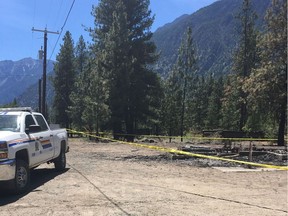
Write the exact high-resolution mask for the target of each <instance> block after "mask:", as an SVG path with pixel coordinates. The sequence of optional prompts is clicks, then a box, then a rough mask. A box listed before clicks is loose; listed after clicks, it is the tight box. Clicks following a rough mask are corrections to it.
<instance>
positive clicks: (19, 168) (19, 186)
mask: <svg viewBox="0 0 288 216" xmlns="http://www.w3.org/2000/svg"><path fill="white" fill-rule="evenodd" d="M10 185H11V189H12V192H13V193H14V194H21V193H24V192H26V191H27V190H28V188H29V185H30V170H29V167H28V164H27V162H26V161H24V160H21V159H17V160H16V172H15V178H14V179H13V180H11V182H10Z"/></svg>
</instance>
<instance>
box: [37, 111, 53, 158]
mask: <svg viewBox="0 0 288 216" xmlns="http://www.w3.org/2000/svg"><path fill="white" fill-rule="evenodd" d="M34 117H35V119H36V121H37V123H38V125H39V126H40V127H41V132H39V133H37V136H38V141H39V149H40V153H41V154H40V158H41V161H47V160H49V159H52V157H53V156H54V143H53V134H52V131H51V130H50V129H49V127H48V125H47V123H46V121H45V119H44V117H43V116H42V115H40V114H34Z"/></svg>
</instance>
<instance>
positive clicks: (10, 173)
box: [0, 160, 16, 181]
mask: <svg viewBox="0 0 288 216" xmlns="http://www.w3.org/2000/svg"><path fill="white" fill-rule="evenodd" d="M15 169H16V161H15V160H6V161H0V181H7V180H11V179H14V178H15Z"/></svg>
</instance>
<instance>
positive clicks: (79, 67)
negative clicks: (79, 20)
mask: <svg viewBox="0 0 288 216" xmlns="http://www.w3.org/2000/svg"><path fill="white" fill-rule="evenodd" d="M88 61H89V58H88V50H87V48H86V43H85V41H84V38H83V36H82V35H81V36H80V38H79V41H78V42H77V45H76V47H75V72H76V79H75V88H73V90H72V92H71V95H70V99H71V102H72V104H71V106H70V107H69V114H70V116H71V119H72V122H73V127H75V128H76V129H83V128H82V127H83V120H82V115H83V112H84V109H85V103H84V98H85V95H86V92H87V82H88V79H87V76H88V75H87V73H89V72H90V71H89V68H88V66H87V65H88Z"/></svg>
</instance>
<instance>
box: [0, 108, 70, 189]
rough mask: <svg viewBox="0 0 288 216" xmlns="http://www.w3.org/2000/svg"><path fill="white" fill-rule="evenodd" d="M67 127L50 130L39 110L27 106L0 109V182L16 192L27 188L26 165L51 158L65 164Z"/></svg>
mask: <svg viewBox="0 0 288 216" xmlns="http://www.w3.org/2000/svg"><path fill="white" fill-rule="evenodd" d="M68 151H69V146H68V140H67V131H66V130H65V129H56V130H51V129H50V127H49V125H48V124H47V122H46V120H45V118H44V117H43V115H42V114H41V113H36V112H32V109H31V108H29V107H28V108H27V107H22V108H6V109H0V183H1V185H4V187H5V189H7V188H8V189H9V190H10V191H12V192H13V193H16V194H19V193H23V192H25V191H27V189H28V188H29V183H30V169H33V168H35V167H37V166H39V165H40V164H43V163H51V162H53V163H54V165H55V168H56V170H58V171H63V170H65V168H66V152H68Z"/></svg>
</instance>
